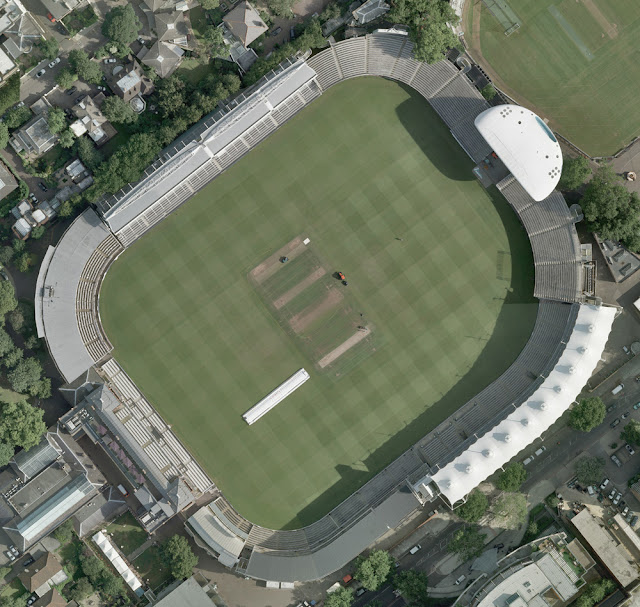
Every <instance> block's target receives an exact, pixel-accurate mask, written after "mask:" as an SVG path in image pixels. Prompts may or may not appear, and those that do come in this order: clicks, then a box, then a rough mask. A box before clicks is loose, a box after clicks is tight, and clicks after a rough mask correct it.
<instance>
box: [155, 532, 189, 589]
mask: <svg viewBox="0 0 640 607" xmlns="http://www.w3.org/2000/svg"><path fill="white" fill-rule="evenodd" d="M162 558H163V560H164V562H165V563H166V564H167V566H168V567H169V568H170V570H171V575H172V576H173V577H174V578H176V579H177V580H181V579H184V578H187V577H189V576H191V575H192V573H193V568H194V567H195V566H196V565H197V564H198V557H197V556H196V555H195V554H193V551H192V550H191V546H189V542H188V541H187V538H186V537H184V536H182V535H174V536H172V537H170V538H169V539H168V540H167V541H166V542H165V543H164V545H163V546H162Z"/></svg>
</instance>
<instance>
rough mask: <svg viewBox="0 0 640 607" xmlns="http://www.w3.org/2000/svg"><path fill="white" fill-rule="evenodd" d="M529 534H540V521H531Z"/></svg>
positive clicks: (533, 535) (528, 527)
mask: <svg viewBox="0 0 640 607" xmlns="http://www.w3.org/2000/svg"><path fill="white" fill-rule="evenodd" d="M527 535H529V536H531V537H535V536H536V535H538V523H536V521H531V522H530V523H529V524H528V525H527Z"/></svg>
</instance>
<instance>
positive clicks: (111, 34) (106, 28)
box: [102, 4, 142, 44]
mask: <svg viewBox="0 0 640 607" xmlns="http://www.w3.org/2000/svg"><path fill="white" fill-rule="evenodd" d="M141 27H142V24H141V23H140V21H139V20H138V17H137V16H136V13H135V11H134V10H133V6H132V5H131V4H125V5H124V6H116V7H115V8H112V9H111V10H110V11H109V12H108V13H107V14H106V15H105V17H104V22H103V23H102V33H103V34H104V35H105V36H106V37H107V38H109V40H112V41H113V42H119V43H121V44H130V43H131V42H133V41H134V40H135V39H136V38H137V37H138V32H139V31H140V28H141Z"/></svg>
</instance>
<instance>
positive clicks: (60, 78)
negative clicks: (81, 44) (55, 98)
mask: <svg viewBox="0 0 640 607" xmlns="http://www.w3.org/2000/svg"><path fill="white" fill-rule="evenodd" d="M77 79H78V74H76V73H75V72H74V71H73V70H72V69H71V68H69V67H65V68H62V69H61V70H60V71H59V72H58V75H57V76H56V84H57V85H58V86H59V87H60V88H61V89H70V88H71V87H72V86H73V83H74V82H75V81H76V80H77Z"/></svg>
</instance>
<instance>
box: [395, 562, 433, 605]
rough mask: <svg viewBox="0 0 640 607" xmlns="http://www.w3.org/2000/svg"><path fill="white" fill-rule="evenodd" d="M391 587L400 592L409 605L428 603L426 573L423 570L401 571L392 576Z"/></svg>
mask: <svg viewBox="0 0 640 607" xmlns="http://www.w3.org/2000/svg"><path fill="white" fill-rule="evenodd" d="M393 587H394V588H395V589H396V590H397V591H398V592H400V594H401V595H402V598H404V600H405V601H407V603H408V604H409V605H410V607H423V606H424V607H426V605H427V604H428V597H427V589H428V584H427V574H426V573H424V572H423V571H415V570H413V569H407V570H405V571H401V572H400V573H398V574H397V575H396V576H395V577H394V578H393Z"/></svg>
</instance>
